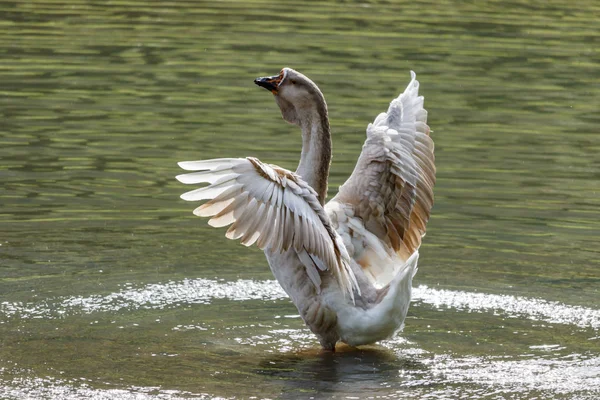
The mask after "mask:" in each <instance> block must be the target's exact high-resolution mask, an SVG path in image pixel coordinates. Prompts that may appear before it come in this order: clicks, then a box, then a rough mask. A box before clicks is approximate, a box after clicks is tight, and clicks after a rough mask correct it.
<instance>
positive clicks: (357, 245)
mask: <svg viewBox="0 0 600 400" xmlns="http://www.w3.org/2000/svg"><path fill="white" fill-rule="evenodd" d="M411 77H412V79H411V81H410V83H409V84H408V87H407V88H406V90H405V91H404V93H402V94H401V95H400V96H399V97H398V98H396V99H394V100H393V101H392V102H391V104H390V106H389V108H388V111H387V112H386V113H381V114H379V116H377V118H376V119H375V122H373V123H372V124H369V126H368V128H367V140H366V142H365V144H364V146H363V149H362V152H361V154H360V156H359V159H358V162H357V164H356V167H355V168H354V171H353V172H352V175H351V176H350V178H349V179H348V180H347V181H346V182H345V183H344V184H343V185H342V186H341V187H340V190H339V193H338V195H337V196H335V197H334V198H333V199H332V200H331V201H330V202H329V203H328V204H327V205H326V207H325V209H326V210H327V212H328V214H329V216H330V218H331V220H332V223H333V225H334V227H335V229H336V230H337V231H338V233H339V234H340V235H341V236H342V239H343V241H344V244H345V245H346V247H347V249H348V253H349V254H350V256H351V257H353V258H354V259H355V260H356V261H357V262H358V263H359V264H360V265H361V266H362V268H363V270H364V271H365V273H366V274H367V276H369V277H370V278H371V280H372V281H373V283H375V284H376V285H377V286H382V285H385V284H386V283H387V282H389V281H390V280H391V279H392V278H393V276H394V274H395V272H396V271H397V269H398V268H400V267H401V266H402V263H403V262H405V261H406V260H407V259H408V258H409V257H410V255H411V254H413V253H414V252H415V251H416V250H417V249H418V248H419V246H420V245H421V238H422V237H423V236H424V235H425V227H426V224H427V221H428V219H429V214H430V210H431V207H432V206H433V185H434V183H435V163H434V155H433V141H432V139H431V138H430V137H429V132H430V130H429V126H427V111H426V110H425V109H424V108H423V97H422V96H419V82H418V81H417V80H416V75H415V73H414V72H412V71H411ZM382 255H385V256H382ZM398 258H400V260H398ZM384 259H387V260H388V261H385V260H384ZM398 263H400V265H397V264H398ZM393 264H396V265H395V266H394V265H393Z"/></svg>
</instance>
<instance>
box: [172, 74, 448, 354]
mask: <svg viewBox="0 0 600 400" xmlns="http://www.w3.org/2000/svg"><path fill="white" fill-rule="evenodd" d="M254 83H255V84H257V85H258V86H260V87H262V88H265V89H267V90H269V91H270V92H271V93H272V94H273V95H274V98H275V102H276V103H277V105H278V106H279V109H280V110H281V114H282V116H283V119H284V120H286V121H287V122H289V123H292V124H295V125H297V126H299V127H300V129H301V130H302V152H301V155H300V163H299V165H298V168H297V169H296V171H295V172H292V171H289V170H286V169H284V168H281V167H278V166H276V165H271V164H266V163H264V162H262V161H260V160H258V159H257V158H254V157H247V158H218V159H211V160H201V161H184V162H180V163H179V166H180V167H181V168H182V169H184V170H186V171H192V172H187V173H185V174H182V175H178V176H177V179H178V180H179V181H180V182H182V183H184V184H198V183H208V185H207V186H204V187H200V188H197V189H194V190H191V191H188V192H186V193H184V194H182V195H181V198H182V199H183V200H187V201H200V200H208V201H206V202H204V203H203V204H202V205H200V206H199V207H198V208H196V209H195V210H194V211H193V213H194V214H195V215H197V216H200V217H211V219H210V220H209V221H208V223H209V225H211V226H213V227H224V226H229V225H230V227H229V229H228V230H227V232H226V234H225V236H226V237H227V238H229V239H240V241H241V243H242V244H244V245H246V246H251V245H253V244H255V245H256V246H258V247H259V248H260V249H262V250H263V251H264V253H265V256H266V258H267V261H268V263H269V266H270V268H271V271H272V272H273V275H274V276H275V278H276V279H277V281H278V282H279V284H280V285H281V286H282V288H283V289H284V290H285V292H286V293H287V294H288V296H289V297H290V298H291V300H292V302H293V303H294V305H295V306H296V308H297V309H298V312H299V314H300V316H301V317H302V319H303V320H304V322H305V324H306V325H307V326H308V327H309V328H310V330H311V331H312V332H313V333H314V334H315V335H316V336H317V338H318V340H319V342H320V344H321V346H322V348H323V350H326V351H335V346H336V343H337V342H339V341H341V342H344V343H346V344H348V345H350V346H353V347H354V346H360V345H365V344H371V343H375V342H377V341H380V340H384V339H388V338H390V337H392V336H394V335H395V334H396V333H397V332H399V331H401V330H402V329H403V327H404V320H405V318H406V314H407V311H408V307H409V303H410V299H411V288H412V280H413V276H414V275H415V273H416V271H417V261H418V258H419V252H418V249H419V246H420V245H421V239H422V237H423V236H424V235H425V228H426V224H427V221H428V220H429V216H430V211H431V208H432V206H433V186H434V183H435V170H436V169H435V163H434V154H433V149H434V145H433V140H432V139H431V137H430V135H429V134H430V129H429V126H428V125H427V111H426V110H425V109H424V108H423V102H424V99H423V96H419V82H418V81H417V80H416V74H415V73H414V72H412V71H411V80H410V83H409V84H408V86H407V87H406V89H405V90H404V92H403V93H401V94H400V95H399V96H398V97H397V98H396V99H394V100H393V101H392V102H391V103H390V106H389V108H388V110H387V112H384V113H381V114H379V115H378V116H377V118H375V121H374V122H373V123H371V124H369V125H368V127H367V130H366V134H367V135H366V136H367V137H366V141H365V143H364V145H363V147H362V152H361V154H360V156H359V158H358V161H357V163H356V166H355V168H354V171H353V172H352V174H351V175H350V177H349V178H348V180H347V181H346V182H345V183H344V184H343V185H342V186H341V187H340V188H339V192H338V194H337V195H336V196H335V197H333V198H332V199H331V200H330V201H329V202H327V203H326V204H325V198H326V194H327V179H328V175H329V167H330V162H331V132H330V128H329V118H328V113H327V104H326V103H325V99H324V97H323V94H322V92H321V90H320V89H319V88H318V87H317V85H316V84H315V83H314V82H313V81H311V80H310V79H309V78H308V77H306V76H305V75H303V74H301V73H300V72H298V71H295V70H293V69H291V68H283V69H282V70H281V72H280V73H279V75H275V76H270V77H261V78H257V79H255V80H254Z"/></svg>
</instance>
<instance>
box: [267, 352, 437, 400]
mask: <svg viewBox="0 0 600 400" xmlns="http://www.w3.org/2000/svg"><path fill="white" fill-rule="evenodd" d="M425 368H426V367H425V365H424V364H422V363H421V362H419V361H416V360H413V359H410V358H406V357H401V356H398V355H397V354H395V353H394V352H393V351H392V350H389V349H386V348H381V347H363V348H360V349H359V348H353V347H348V346H338V348H337V349H336V352H335V353H333V352H325V351H321V350H317V349H311V350H304V351H301V352H291V353H283V354H273V355H271V356H269V357H266V358H263V359H262V360H260V361H259V366H258V369H257V371H256V373H258V374H259V375H266V376H269V377H272V378H275V379H277V380H279V381H280V382H281V383H282V384H283V385H284V388H283V391H284V393H285V397H286V398H290V397H294V394H296V395H297V396H299V397H303V398H308V397H313V398H322V397H323V396H324V397H329V396H331V395H332V394H334V393H338V394H340V395H342V394H345V395H356V396H359V397H360V395H361V394H363V395H364V394H367V393H374V392H377V391H379V390H382V389H383V388H389V387H390V385H391V384H392V383H393V384H394V386H397V385H398V384H401V382H399V381H402V377H401V374H400V371H407V370H411V371H422V370H423V369H425ZM388 390H389V389H388ZM307 396H308V397H307Z"/></svg>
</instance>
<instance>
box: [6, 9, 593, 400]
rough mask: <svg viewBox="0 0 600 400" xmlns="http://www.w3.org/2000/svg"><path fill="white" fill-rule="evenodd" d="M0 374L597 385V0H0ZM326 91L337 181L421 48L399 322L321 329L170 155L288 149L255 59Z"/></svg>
mask: <svg viewBox="0 0 600 400" xmlns="http://www.w3.org/2000/svg"><path fill="white" fill-rule="evenodd" d="M0 12H1V13H2V15H3V16H4V19H3V20H2V21H0V33H1V34H0V50H1V51H2V63H0V70H1V73H0V104H1V107H0V112H1V114H2V116H1V120H2V124H1V125H0V141H1V142H0V143H1V146H0V161H1V162H0V178H1V179H2V187H1V188H0V227H1V228H0V293H1V295H0V338H1V339H0V344H1V347H0V398H7V399H26V398H31V399H39V398H47V399H54V398H64V399H78V398H98V399H103V398H107V399H108V398H123V399H144V398H164V399H177V398H231V397H237V398H250V397H252V396H255V397H256V398H299V399H300V398H310V397H313V398H332V397H333V398H461V397H462V398H486V399H492V398H498V399H500V398H515V399H516V398H519V399H521V398H532V399H534V398H540V399H541V398H568V399H571V398H583V399H586V398H589V399H594V398H597V397H598V396H600V294H599V289H598V288H599V287H600V274H599V273H598V267H599V265H600V247H599V245H598V243H599V242H600V211H599V210H600V158H598V154H599V152H600V138H599V136H598V135H597V133H598V128H597V127H598V125H599V123H600V117H599V116H598V113H597V105H598V103H599V101H600V87H599V86H598V84H597V82H598V81H599V80H600V72H599V71H600V70H599V69H598V65H600V64H599V62H600V55H599V53H598V50H597V47H598V39H599V36H598V32H597V29H596V26H597V19H598V16H599V14H600V9H599V8H598V6H597V4H596V3H595V2H591V1H587V2H586V1H583V2H577V3H576V4H570V5H569V6H568V7H567V6H565V5H563V4H562V2H539V3H535V2H534V3H531V2H519V1H513V2H506V1H499V2H487V3H485V4H483V3H481V4H480V3H475V4H467V3H464V4H463V3H458V4H453V3H439V2H431V3H429V2H413V3H410V4H390V3H385V4H378V3H374V2H373V3H371V2H365V3H344V4H336V3H333V2H319V3H316V2H315V3H305V2H296V3H294V2H284V3H281V2H280V3H267V2H235V1H231V2H218V3H212V2H207V3H203V2H160V1H154V2H136V1H126V0H125V1H120V2H114V3H111V4H110V5H108V4H104V3H98V2H93V1H83V0H81V1H76V0H73V1H68V2H67V1H62V2H61V1H60V0H59V1H55V2H49V1H44V0H40V1H30V2H1V3H0ZM283 66H290V67H293V68H296V69H298V70H300V71H302V72H304V73H306V74H307V75H309V76H310V77H311V78H313V79H314V80H315V81H316V82H317V83H318V84H319V86H320V87H321V89H322V90H323V92H324V93H325V96H326V99H327V101H328V104H329V110H330V117H331V123H332V128H333V135H334V137H333V140H334V161H333V165H332V176H331V183H330V195H333V194H334V193H335V192H336V190H337V187H338V186H339V185H340V184H341V183H342V182H343V181H344V180H345V178H346V177H347V176H348V175H349V173H350V172H351V170H352V167H353V165H354V162H355V160H356V157H357V155H358V152H359V151H360V146H361V144H362V142H363V140H364V129H365V127H366V124H367V123H368V122H369V121H372V120H373V118H374V117H375V116H376V115H377V114H378V113H379V112H381V111H383V110H385V108H386V106H387V103H388V102H389V101H390V100H391V99H392V98H393V97H394V96H396V95H397V94H398V92H399V91H401V90H402V89H403V88H404V87H405V85H406V83H407V82H408V80H409V70H411V69H412V70H415V71H416V72H417V75H418V78H419V80H420V81H421V93H422V94H423V95H424V96H425V99H426V100H425V105H426V108H427V109H428V110H429V124H430V126H431V127H432V129H433V131H434V132H433V137H434V140H435V142H436V157H437V161H436V162H437V165H438V183H437V186H436V192H435V193H436V205H435V207H434V210H433V214H432V219H431V221H430V223H429V226H428V233H427V237H426V238H425V240H424V243H423V246H422V248H421V257H420V262H419V272H418V274H417V276H416V277H415V290H414V301H413V304H412V306H411V308H410V310H409V315H408V318H407V321H406V327H405V329H404V332H403V333H402V334H401V335H399V336H398V337H397V338H395V339H393V340H390V341H387V342H384V343H381V344H379V345H375V346H367V347H364V348H361V349H360V350H356V349H350V348H347V347H343V346H342V347H340V349H339V350H340V351H339V352H338V353H336V354H321V353H320V352H319V351H318V343H317V342H316V340H315V338H314V337H313V336H312V335H311V334H310V332H309V331H308V330H307V329H306V328H305V327H304V325H303V323H302V321H301V320H300V318H299V317H298V316H297V311H296V310H295V308H294V307H293V306H292V305H291V303H290V302H289V301H288V300H287V299H286V298H285V296H284V294H283V292H282V290H281V289H280V288H279V286H278V285H277V284H276V283H275V282H273V281H272V276H271V273H270V271H269V269H268V267H267V265H266V262H265V260H264V256H263V255H262V253H261V252H260V251H259V250H257V249H247V248H245V247H243V246H240V245H239V244H238V243H235V242H231V241H227V240H225V239H224V237H223V233H224V232H223V230H215V229H212V228H210V229H209V227H208V226H207V224H206V221H203V220H201V219H198V218H195V217H193V216H192V215H191V210H192V209H193V206H192V205H190V204H189V203H185V202H184V201H181V200H179V198H178V196H179V194H181V193H182V192H183V191H185V190H187V189H188V188H187V187H184V186H183V185H181V184H179V183H178V182H176V181H175V179H174V176H175V175H177V174H178V173H180V171H179V170H178V167H177V165H176V162H177V161H181V160H192V159H204V158H214V157H243V156H247V155H253V156H256V157H258V158H260V159H261V160H264V161H267V162H270V163H276V164H279V165H281V166H284V167H287V168H294V166H295V163H297V159H298V156H299V147H300V137H299V134H298V132H297V131H296V129H295V128H294V127H292V126H289V125H287V124H285V123H284V122H282V120H281V118H280V116H279V115H278V111H277V109H276V106H275V104H274V102H273V100H272V98H271V96H270V95H269V94H268V93H266V92H265V91H264V90H259V88H257V87H255V85H254V84H253V83H252V80H253V79H254V78H255V77H257V76H262V75H266V74H274V73H277V72H278V71H279V69H280V68H281V67H283Z"/></svg>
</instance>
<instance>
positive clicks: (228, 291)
mask: <svg viewBox="0 0 600 400" xmlns="http://www.w3.org/2000/svg"><path fill="white" fill-rule="evenodd" d="M285 298H287V295H286V294H285V292H284V291H283V289H282V288H281V287H280V286H279V284H278V283H277V282H276V281H273V280H267V281H254V280H248V279H240V280H237V281H231V282H225V281H216V280H210V279H184V280H182V281H176V282H166V283H156V284H149V285H146V286H143V287H141V288H133V287H127V288H124V289H123V290H121V291H119V292H114V293H111V294H108V295H91V296H72V297H66V298H57V299H48V300H44V301H42V302H39V303H22V302H3V303H1V304H0V321H2V320H4V321H5V320H7V319H9V318H11V317H19V318H23V319H30V318H59V317H64V316H66V315H71V314H78V313H85V314H89V313H94V312H116V311H121V310H131V309H162V308H169V307H171V308H172V307H177V306H179V305H183V304H209V303H210V302H211V301H212V300H215V299H228V300H232V301H245V300H262V301H273V300H280V299H285ZM413 302H415V303H416V304H417V305H419V304H423V305H428V306H433V307H436V308H441V307H446V308H453V309H456V310H459V311H467V312H494V313H497V314H499V315H501V316H504V317H507V318H517V317H524V318H528V319H530V320H536V321H544V322H548V323H560V324H568V325H574V326H577V327H580V328H592V329H596V330H597V329H600V310H596V309H592V308H587V307H581V306H572V305H567V304H563V303H560V302H556V301H547V300H543V299H534V298H527V297H521V296H511V295H496V294H486V293H473V292H465V291H455V290H446V289H433V288H430V287H428V286H425V285H421V286H418V287H416V288H414V289H413Z"/></svg>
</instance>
